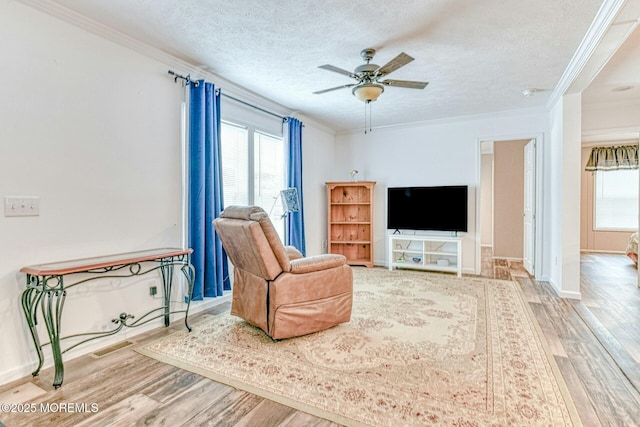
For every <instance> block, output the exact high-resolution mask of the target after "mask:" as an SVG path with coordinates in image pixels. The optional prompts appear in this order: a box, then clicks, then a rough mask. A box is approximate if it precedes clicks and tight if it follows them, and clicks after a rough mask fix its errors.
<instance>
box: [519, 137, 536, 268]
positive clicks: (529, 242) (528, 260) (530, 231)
mask: <svg viewBox="0 0 640 427" xmlns="http://www.w3.org/2000/svg"><path fill="white" fill-rule="evenodd" d="M523 216H524V248H523V252H522V253H523V256H522V261H523V264H524V268H526V269H527V271H528V272H529V274H531V275H535V273H534V258H535V232H536V229H535V218H536V140H535V139H532V140H531V141H529V143H528V144H527V145H525V147H524V212H523Z"/></svg>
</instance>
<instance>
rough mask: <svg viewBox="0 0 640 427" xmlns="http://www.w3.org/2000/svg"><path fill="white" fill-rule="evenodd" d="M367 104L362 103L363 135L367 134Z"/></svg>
mask: <svg viewBox="0 0 640 427" xmlns="http://www.w3.org/2000/svg"><path fill="white" fill-rule="evenodd" d="M367 104H368V102H365V103H364V134H365V135H366V134H367Z"/></svg>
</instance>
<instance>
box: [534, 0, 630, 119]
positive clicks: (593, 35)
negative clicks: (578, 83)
mask: <svg viewBox="0 0 640 427" xmlns="http://www.w3.org/2000/svg"><path fill="white" fill-rule="evenodd" d="M626 2H627V0H604V2H603V3H602V5H601V6H600V9H599V10H598V13H597V14H596V17H595V19H594V20H593V22H592V23H591V25H590V26H589V29H588V30H587V33H586V34H585V36H584V38H583V39H582V41H581V42H580V45H579V46H578V49H577V50H576V52H575V53H574V54H573V57H572V58H571V61H569V65H568V66H567V68H566V69H565V70H564V73H563V74H562V77H560V80H559V81H558V84H557V85H556V87H555V88H554V89H553V92H551V96H549V99H548V100H547V104H546V106H547V109H549V110H551V109H552V108H553V106H554V105H555V104H556V103H557V102H558V100H559V99H560V98H561V97H562V96H563V95H564V94H565V93H567V91H568V90H569V87H570V86H571V84H572V83H573V82H574V81H575V80H576V79H577V78H578V76H579V75H580V73H581V72H582V71H583V70H584V68H585V66H586V64H587V62H588V61H589V59H591V57H592V55H593V53H594V52H595V51H596V49H597V48H598V45H599V44H600V42H601V41H602V39H603V37H604V36H605V34H606V33H607V31H608V30H609V28H610V26H611V24H612V23H613V21H614V20H615V18H616V17H617V16H618V14H619V12H620V10H621V9H622V8H623V6H624V5H625V3H626Z"/></svg>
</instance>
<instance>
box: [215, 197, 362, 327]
mask: <svg viewBox="0 0 640 427" xmlns="http://www.w3.org/2000/svg"><path fill="white" fill-rule="evenodd" d="M213 224H214V227H215V229H216V231H217V232H218V235H219V236H220V239H221V240H222V245H223V247H224V249H225V251H226V252H227V255H228V256H229V259H230V260H231V263H232V264H233V266H234V283H233V300H232V303H231V314H232V315H235V316H238V317H241V318H242V319H244V320H246V321H247V322H249V323H250V324H252V325H254V326H257V327H259V328H260V329H262V330H263V331H265V332H266V333H267V335H269V336H270V337H271V338H273V339H283V338H290V337H295V336H300V335H305V334H309V333H312V332H317V331H321V330H323V329H327V328H330V327H332V326H335V325H337V324H339V323H344V322H348V321H349V320H350V319H351V306H352V301H353V273H352V271H351V267H350V266H349V265H347V263H346V258H345V257H344V256H343V255H334V254H326V255H316V256H312V257H307V258H304V257H302V254H301V253H300V252H299V251H298V250H297V249H295V248H294V247H293V246H284V245H283V244H282V242H281V241H280V237H279V236H278V234H277V232H276V230H275V228H274V227H273V224H272V223H271V220H270V219H269V216H268V215H267V213H266V212H265V211H264V210H263V209H262V208H260V207H258V206H229V207H227V208H226V209H225V210H224V211H223V212H222V213H221V215H220V217H219V218H216V219H215V220H214V221H213Z"/></svg>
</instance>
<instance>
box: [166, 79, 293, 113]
mask: <svg viewBox="0 0 640 427" xmlns="http://www.w3.org/2000/svg"><path fill="white" fill-rule="evenodd" d="M169 74H171V75H172V76H173V81H174V82H177V81H178V79H181V80H184V84H186V85H188V84H191V83H193V84H195V85H196V86H197V85H198V82H197V81H194V80H191V76H190V75H189V74H187V75H186V76H181V75H180V74H177V73H175V72H174V71H171V70H169ZM220 93H221V94H222V96H225V97H227V98H229V99H231V100H233V101H236V102H239V103H240V104H244V105H246V106H247V107H251V108H253V109H256V110H258V111H262V112H263V113H266V114H270V115H272V116H274V117H277V118H279V119H280V120H285V121H286V120H287V117H283V116H281V115H279V114H276V113H272V112H271V111H268V110H265V109H264V108H260V107H258V106H257V105H253V104H249V103H248V102H246V101H243V100H241V99H238V98H234V97H233V96H231V95H227V94H226V93H224V92H220ZM303 126H304V125H303Z"/></svg>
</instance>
